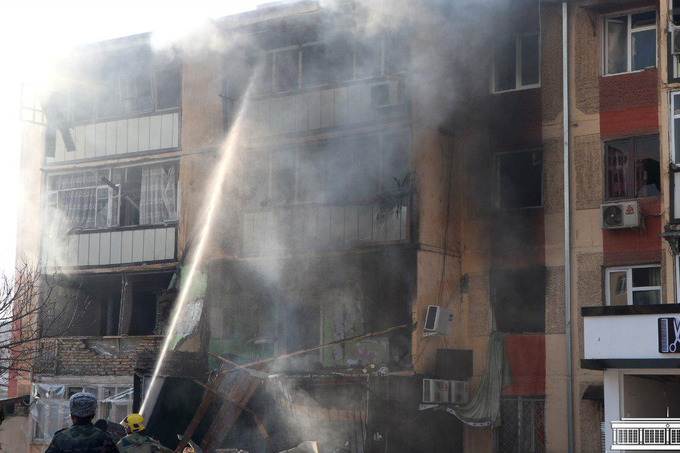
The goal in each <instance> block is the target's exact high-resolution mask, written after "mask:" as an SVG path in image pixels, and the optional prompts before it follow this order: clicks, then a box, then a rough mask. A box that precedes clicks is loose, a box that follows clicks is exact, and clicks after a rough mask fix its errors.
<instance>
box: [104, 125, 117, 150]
mask: <svg viewBox="0 0 680 453" xmlns="http://www.w3.org/2000/svg"><path fill="white" fill-rule="evenodd" d="M117 126H118V122H117V121H109V122H107V123H106V155H107V156H112V155H114V154H116V140H117V139H118V132H117V131H116V127H117Z"/></svg>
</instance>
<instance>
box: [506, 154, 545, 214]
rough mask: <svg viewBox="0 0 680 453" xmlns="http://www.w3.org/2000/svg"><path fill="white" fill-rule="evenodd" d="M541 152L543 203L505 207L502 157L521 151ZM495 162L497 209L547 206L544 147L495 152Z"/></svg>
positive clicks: (508, 209)
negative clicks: (503, 203)
mask: <svg viewBox="0 0 680 453" xmlns="http://www.w3.org/2000/svg"><path fill="white" fill-rule="evenodd" d="M539 152H540V153H541V203H540V204H539V205H536V206H519V207H504V206H501V196H500V195H501V190H502V188H501V164H500V157H501V156H505V155H508V154H521V153H539ZM494 164H495V167H496V168H495V173H496V174H495V180H496V209H497V210H499V211H517V210H525V209H542V208H543V207H544V206H545V196H544V194H543V191H544V189H545V152H544V150H543V148H531V149H522V150H517V151H503V152H500V153H496V154H494Z"/></svg>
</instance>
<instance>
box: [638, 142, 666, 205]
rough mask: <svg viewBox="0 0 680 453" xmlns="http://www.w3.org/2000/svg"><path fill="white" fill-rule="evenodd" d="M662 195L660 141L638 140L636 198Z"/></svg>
mask: <svg viewBox="0 0 680 453" xmlns="http://www.w3.org/2000/svg"><path fill="white" fill-rule="evenodd" d="M660 193H661V167H660V164H659V139H658V137H648V138H643V139H638V140H636V141H635V196H636V197H654V196H658V195H659V194H660Z"/></svg>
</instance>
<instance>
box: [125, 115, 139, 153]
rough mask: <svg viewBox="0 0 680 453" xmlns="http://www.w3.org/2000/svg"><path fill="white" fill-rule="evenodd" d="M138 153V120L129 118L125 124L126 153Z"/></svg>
mask: <svg viewBox="0 0 680 453" xmlns="http://www.w3.org/2000/svg"><path fill="white" fill-rule="evenodd" d="M137 151H139V118H130V119H129V120H128V124H127V152H128V153H136V152H137Z"/></svg>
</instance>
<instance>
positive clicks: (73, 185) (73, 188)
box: [51, 172, 97, 235]
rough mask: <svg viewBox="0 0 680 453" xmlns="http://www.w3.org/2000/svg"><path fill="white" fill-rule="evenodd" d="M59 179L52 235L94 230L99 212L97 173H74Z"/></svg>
mask: <svg viewBox="0 0 680 453" xmlns="http://www.w3.org/2000/svg"><path fill="white" fill-rule="evenodd" d="M57 178H58V179H57V183H56V190H57V199H56V203H57V204H56V213H55V217H54V219H53V221H52V227H51V233H52V234H53V235H64V234H67V233H68V232H69V231H71V230H73V229H87V228H94V227H95V224H96V211H97V173H96V172H84V173H74V174H70V175H61V176H58V177H57Z"/></svg>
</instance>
